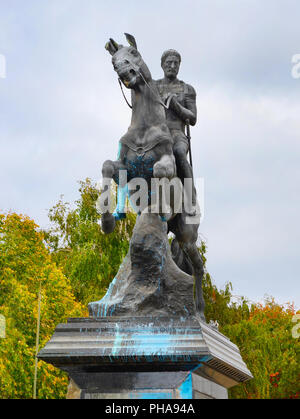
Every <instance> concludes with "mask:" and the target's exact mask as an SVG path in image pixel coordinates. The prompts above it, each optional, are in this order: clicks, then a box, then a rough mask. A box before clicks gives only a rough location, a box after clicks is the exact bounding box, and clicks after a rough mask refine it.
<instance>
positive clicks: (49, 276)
mask: <svg viewBox="0 0 300 419" xmlns="http://www.w3.org/2000/svg"><path fill="white" fill-rule="evenodd" d="M37 228H38V226H37V225H36V224H35V223H34V222H33V221H32V220H30V219H29V218H28V217H26V216H22V215H17V214H6V215H5V214H0V290H1V292H0V313H1V314H2V315H4V316H5V319H6V338H5V339H0V398H31V397H32V394H33V377H34V359H35V338H36V324H37V301H38V290H39V284H40V283H41V285H42V306H41V327H40V345H41V346H43V345H45V344H46V342H47V341H48V340H49V339H50V337H51V335H52V333H53V332H54V329H55V326H56V325H57V324H58V323H60V322H63V321H65V320H66V319H67V318H68V317H74V316H81V315H82V314H83V308H82V306H81V304H80V303H78V302H76V301H75V298H74V296H73V294H72V289H71V286H70V283H69V281H68V279H67V278H66V277H65V276H64V274H63V273H62V271H61V270H60V269H59V268H58V267H57V266H56V264H55V263H53V261H52V260H51V256H50V254H49V251H48V249H47V248H46V246H45V244H44V242H43V239H44V236H43V234H42V233H41V232H38V231H37ZM38 366H39V368H38V397H40V398H61V397H64V396H65V394H66V385H67V381H68V380H67V376H66V375H65V374H63V373H62V372H60V371H59V370H56V369H54V368H53V367H52V366H51V365H47V364H45V363H42V362H40V363H39V365H38Z"/></svg>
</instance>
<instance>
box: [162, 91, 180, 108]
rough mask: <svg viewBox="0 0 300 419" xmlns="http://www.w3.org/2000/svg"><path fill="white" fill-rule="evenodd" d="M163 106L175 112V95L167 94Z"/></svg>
mask: <svg viewBox="0 0 300 419" xmlns="http://www.w3.org/2000/svg"><path fill="white" fill-rule="evenodd" d="M165 104H166V106H167V107H168V108H169V109H172V110H173V111H175V108H176V104H178V102H177V99H176V94H175V93H168V94H167V96H166V99H165Z"/></svg>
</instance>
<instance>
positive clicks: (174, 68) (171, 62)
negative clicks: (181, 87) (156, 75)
mask: <svg viewBox="0 0 300 419" xmlns="http://www.w3.org/2000/svg"><path fill="white" fill-rule="evenodd" d="M179 67H180V62H179V58H178V57H176V55H168V56H167V58H166V59H165V61H164V62H163V65H162V69H163V70H164V73H165V77H167V78H169V79H175V78H176V77H177V74H178V71H179Z"/></svg>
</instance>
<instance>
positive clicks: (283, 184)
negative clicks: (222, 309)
mask: <svg viewBox="0 0 300 419" xmlns="http://www.w3.org/2000/svg"><path fill="white" fill-rule="evenodd" d="M299 19H300V2H299V0H242V1H241V0H193V1H191V0H185V1H184V0H181V1H178V0H172V1H171V0H165V1H164V0H159V1H158V0H151V1H149V2H144V1H143V2H141V1H138V0H131V1H130V0H126V1H124V0H119V1H117V0H114V1H113V2H108V1H104V0H86V1H83V0H26V1H24V0H9V1H8V0H0V54H2V56H4V57H5V60H6V78H0V156H1V161H0V179H1V192H0V209H1V210H2V211H9V210H12V211H16V212H18V213H25V214H28V215H29V216H30V217H32V218H33V219H34V220H35V221H36V222H37V223H38V224H39V225H40V226H42V227H47V226H48V219H47V210H48V209H49V208H50V207H51V206H53V205H54V204H55V203H56V202H57V200H58V198H59V196H60V195H61V194H64V195H65V199H66V200H68V201H74V200H75V199H76V198H77V197H78V184H77V181H78V180H83V179H85V178H86V177H90V178H91V179H93V180H98V179H99V177H100V174H101V165H102V163H103V162H104V161H105V160H106V159H114V158H115V157H116V154H117V149H118V141H119V139H120V137H121V136H122V135H123V134H124V133H125V131H126V130H127V128H128V126H129V123H130V109H129V108H128V107H127V105H126V104H125V102H124V101H123V98H122V96H121V92H120V90H119V86H118V83H117V79H116V75H115V73H114V71H113V68H112V65H111V57H110V56H109V54H108V53H107V51H105V49H104V44H105V43H106V42H107V40H108V38H109V37H113V38H114V39H115V40H116V41H117V42H119V43H125V42H126V41H125V39H124V35H123V33H124V32H128V33H131V34H133V35H134V36H135V37H136V40H137V43H138V47H139V50H140V52H141V53H142V55H143V58H144V60H145V62H146V63H147V64H148V66H149V68H150V70H151V72H152V76H153V78H154V79H157V78H161V77H162V70H161V68H160V57H161V54H162V52H163V51H164V50H166V49H169V48H174V49H177V50H178V51H179V52H180V53H181V55H182V65H181V69H180V73H179V78H180V79H182V80H184V81H185V82H188V83H189V84H191V85H193V86H194V88H195V89H196V91H197V107H198V122H197V125H196V127H194V128H193V129H192V149H193V163H194V171H195V176H196V177H203V178H204V183H205V216H204V220H203V223H202V225H201V227H200V232H201V236H202V237H203V238H205V240H206V242H207V246H208V253H207V257H208V263H207V267H208V271H209V272H210V273H211V275H212V277H213V280H214V282H215V283H216V284H217V285H218V286H219V287H222V286H224V284H225V283H226V282H228V281H230V282H232V284H233V288H234V289H233V293H234V294H235V295H245V296H246V297H248V298H250V299H251V300H254V301H262V300H263V298H264V295H266V294H267V295H272V296H274V297H275V299H276V300H277V301H279V302H281V303H285V302H287V301H295V302H296V304H297V306H298V307H299V306H300V297H299V242H300V223H299V217H300V198H299V191H300V188H299V185H300V164H299V163H300V79H295V78H293V77H292V75H291V70H292V63H291V60H292V57H293V55H294V54H300V24H299ZM2 61H3V60H2ZM0 64H1V61H0ZM2 75H3V74H2ZM0 76H1V69H0Z"/></svg>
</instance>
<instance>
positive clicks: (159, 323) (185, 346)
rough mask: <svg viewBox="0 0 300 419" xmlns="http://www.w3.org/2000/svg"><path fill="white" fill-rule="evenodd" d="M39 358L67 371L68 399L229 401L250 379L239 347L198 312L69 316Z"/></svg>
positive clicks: (59, 326)
mask: <svg viewBox="0 0 300 419" xmlns="http://www.w3.org/2000/svg"><path fill="white" fill-rule="evenodd" d="M38 357H39V359H41V360H43V361H46V362H48V363H51V364H52V365H54V366H55V367H57V368H60V369H62V370H64V371H66V372H67V373H68V374H69V377H70V379H71V381H70V385H69V391H68V395H67V397H68V398H82V399H122V398H126V399H193V398H194V399H196V398H227V389H228V388H230V387H232V386H234V385H237V384H239V383H241V382H244V381H247V380H249V379H251V378H252V375H251V373H250V372H249V370H248V369H247V367H246V365H245V363H244V362H243V360H242V358H241V355H240V352H239V349H238V348H237V346H236V345H234V344H233V343H232V342H230V340H229V339H228V338H226V337H225V336H224V335H222V334H221V333H219V332H218V331H217V330H215V329H214V328H212V327H210V326H208V325H207V324H205V323H202V322H201V321H199V320H198V318H197V317H195V316H190V317H186V318H184V317H181V318H180V317H173V318H164V317H155V318H154V317H153V318H151V317H149V316H147V317H124V316H122V317H105V318H79V319H69V320H68V323H66V324H60V325H58V326H57V328H56V330H55V333H54V335H53V336H52V338H51V340H50V341H49V342H48V343H47V344H46V346H45V347H44V349H42V350H41V351H40V353H39V355H38Z"/></svg>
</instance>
